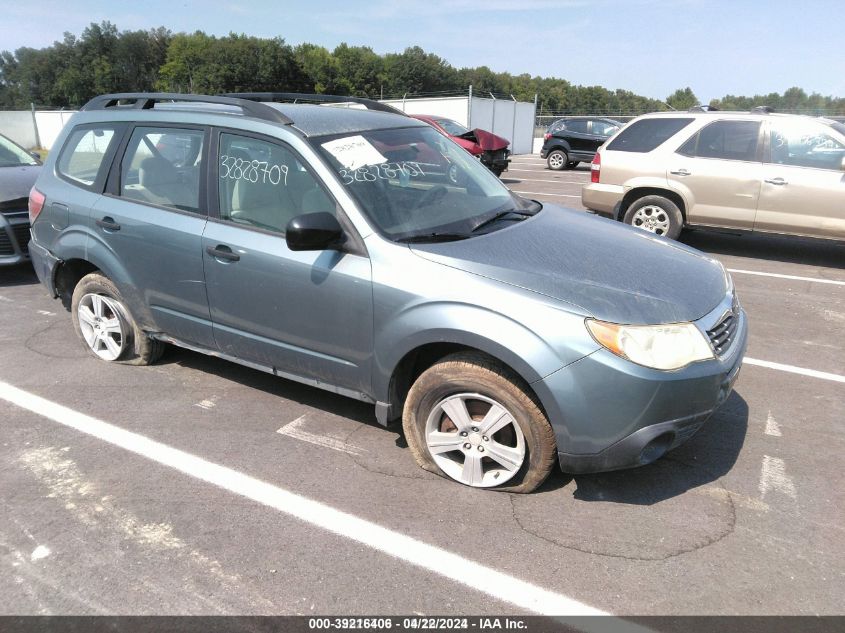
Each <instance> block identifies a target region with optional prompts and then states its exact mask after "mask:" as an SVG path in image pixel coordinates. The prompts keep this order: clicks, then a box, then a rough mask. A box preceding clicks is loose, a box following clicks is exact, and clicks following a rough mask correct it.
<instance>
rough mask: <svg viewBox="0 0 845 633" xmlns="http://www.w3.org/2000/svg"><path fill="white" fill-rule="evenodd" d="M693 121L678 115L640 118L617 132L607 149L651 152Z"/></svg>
mask: <svg viewBox="0 0 845 633" xmlns="http://www.w3.org/2000/svg"><path fill="white" fill-rule="evenodd" d="M692 122H693V119H692V118H676V117H654V118H651V119H640V120H639V121H634V122H633V123H631V125H629V126H628V127H626V128H625V129H624V130H622V131H621V132H620V133H619V134H617V135H616V138H614V139H613V140H612V141H611V142H610V144H609V145H608V146H607V149H608V150H613V151H615V152H650V151H651V150H653V149H655V148H656V147H658V146H660V145H663V143H665V142H666V141H668V140H669V139H670V138H672V137H673V136H675V134H677V133H678V132H680V131H681V130H683V129H684V128H685V127H686V126H688V125H689V124H690V123H692Z"/></svg>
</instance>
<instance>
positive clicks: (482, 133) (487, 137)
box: [455, 129, 511, 151]
mask: <svg viewBox="0 0 845 633" xmlns="http://www.w3.org/2000/svg"><path fill="white" fill-rule="evenodd" d="M455 138H462V139H464V140H467V141H471V142H472V143H475V144H476V145H478V146H479V147H480V148H481V149H482V150H484V151H496V150H498V149H505V148H506V147H507V146H508V145H510V144H511V142H510V141H509V140H508V139H506V138H502V137H501V136H496V135H495V134H493V133H492V132H488V131H487V130H480V129H475V130H470V131H469V132H466V133H464V134H461V135H460V136H457V137H455Z"/></svg>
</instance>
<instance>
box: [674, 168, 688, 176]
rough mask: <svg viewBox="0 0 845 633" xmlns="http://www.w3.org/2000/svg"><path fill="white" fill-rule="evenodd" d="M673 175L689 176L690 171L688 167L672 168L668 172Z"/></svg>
mask: <svg viewBox="0 0 845 633" xmlns="http://www.w3.org/2000/svg"><path fill="white" fill-rule="evenodd" d="M669 173H670V174H672V175H673V176H689V175H691V172H690V171H689V170H688V169H673V170H672V171H670V172H669Z"/></svg>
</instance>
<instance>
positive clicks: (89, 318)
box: [71, 273, 164, 365]
mask: <svg viewBox="0 0 845 633" xmlns="http://www.w3.org/2000/svg"><path fill="white" fill-rule="evenodd" d="M71 317H72V318H73V326H74V329H75V330H76V333H77V334H78V335H79V337H80V338H81V339H82V340H83V341H84V342H85V345H86V347H87V348H88V351H90V352H91V353H92V354H94V356H96V357H97V358H99V359H101V360H105V361H109V362H119V363H125V364H127V365H149V364H150V363H154V362H155V361H156V360H158V359H159V358H160V357H161V355H162V353H163V352H164V343H162V342H161V341H156V340H153V339H151V338H150V337H148V336H147V335H146V334H145V333H144V332H143V331H142V330H141V329H140V328H139V327H138V326H137V324H136V323H135V320H134V319H133V318H132V316H131V314H130V313H129V310H128V309H127V308H126V305H125V304H124V301H123V298H122V297H121V296H120V292H119V291H118V289H117V286H115V285H114V283H113V282H112V281H111V280H110V279H109V278H108V277H106V276H104V275H101V274H100V273H90V274H88V275H85V276H84V277H83V278H82V279H80V280H79V283H78V284H76V288H74V290H73V297H72V299H71Z"/></svg>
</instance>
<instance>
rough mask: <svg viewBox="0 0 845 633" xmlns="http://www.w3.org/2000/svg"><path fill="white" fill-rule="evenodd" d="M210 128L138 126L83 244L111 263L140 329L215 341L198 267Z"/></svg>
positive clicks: (123, 150)
mask: <svg viewBox="0 0 845 633" xmlns="http://www.w3.org/2000/svg"><path fill="white" fill-rule="evenodd" d="M208 135H209V131H208V130H207V129H205V128H203V127H201V126H198V127H194V126H171V125H161V124H157V125H152V126H151V125H137V126H135V127H134V128H133V129H132V130H131V131H130V133H128V134H126V136H125V138H124V140H123V142H122V144H121V147H120V149H119V150H118V157H117V159H116V163H115V165H114V166H113V167H112V170H111V173H110V175H109V180H108V184H107V188H106V194H105V195H104V196H103V197H102V198H100V199H99V200H98V201H97V203H96V205H95V206H94V208H93V210H92V212H91V235H92V238H91V243H90V248H91V250H92V252H94V253H95V255H96V257H97V258H98V259H99V260H101V261H103V262H110V264H109V266H110V267H111V268H112V270H111V271H110V277H112V280H113V281H114V282H115V283H117V284H118V286H119V287H120V290H121V293H122V294H123V295H124V298H125V299H126V300H127V301H128V302H129V304H130V307H131V308H132V309H133V311H135V312H137V314H135V315H134V316H135V317H136V319H137V320H139V322H140V323H141V324H142V327H144V328H145V329H151V330H157V331H161V332H165V333H167V334H169V335H170V336H173V337H174V338H177V339H179V340H182V341H184V342H187V343H191V344H194V345H198V346H201V347H208V348H213V347H214V338H213V335H212V332H211V319H210V315H209V311H208V298H207V296H206V292H205V281H204V277H203V265H202V233H203V229H204V228H205V224H206V220H207V213H206V208H207V207H206V196H205V186H204V184H205V181H206V175H205V166H206V164H207V154H208Z"/></svg>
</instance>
